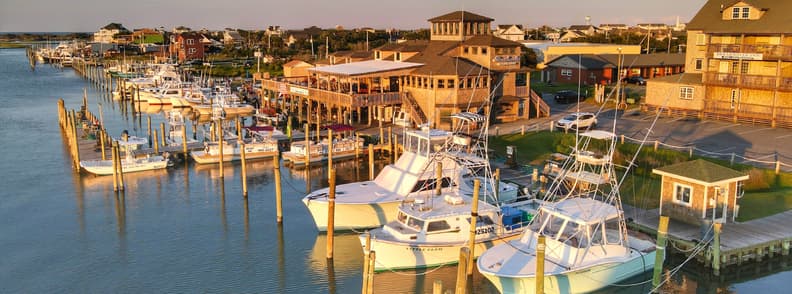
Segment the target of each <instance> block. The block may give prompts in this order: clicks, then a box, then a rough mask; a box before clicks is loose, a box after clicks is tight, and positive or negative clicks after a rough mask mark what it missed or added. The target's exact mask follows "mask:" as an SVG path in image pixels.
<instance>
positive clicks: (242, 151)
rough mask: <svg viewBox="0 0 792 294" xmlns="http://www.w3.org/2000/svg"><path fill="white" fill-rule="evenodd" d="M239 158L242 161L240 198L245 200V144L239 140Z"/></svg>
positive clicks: (246, 194) (246, 192)
mask: <svg viewBox="0 0 792 294" xmlns="http://www.w3.org/2000/svg"><path fill="white" fill-rule="evenodd" d="M239 156H240V157H241V159H242V196H243V197H245V198H247V196H248V189H247V165H246V164H245V163H247V161H246V160H245V142H244V141H242V139H239Z"/></svg>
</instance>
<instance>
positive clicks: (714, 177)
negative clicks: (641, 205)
mask: <svg viewBox="0 0 792 294" xmlns="http://www.w3.org/2000/svg"><path fill="white" fill-rule="evenodd" d="M652 172H653V173H656V174H660V175H665V176H679V177H685V178H688V179H693V180H697V181H700V182H704V183H717V182H720V181H725V180H746V179H748V175H746V174H744V173H741V172H738V171H736V170H733V169H730V168H727V167H724V166H721V165H718V164H715V163H712V162H709V161H706V160H703V159H696V160H693V161H686V162H682V163H677V164H672V165H669V166H664V167H661V168H656V169H654V171H652Z"/></svg>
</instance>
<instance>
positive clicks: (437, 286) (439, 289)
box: [432, 280, 443, 294]
mask: <svg viewBox="0 0 792 294" xmlns="http://www.w3.org/2000/svg"><path fill="white" fill-rule="evenodd" d="M432 294H443V281H441V280H435V281H434V283H432Z"/></svg>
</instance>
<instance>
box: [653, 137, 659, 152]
mask: <svg viewBox="0 0 792 294" xmlns="http://www.w3.org/2000/svg"><path fill="white" fill-rule="evenodd" d="M659 145H660V141H657V140H655V142H654V151H657V147H658V146H659Z"/></svg>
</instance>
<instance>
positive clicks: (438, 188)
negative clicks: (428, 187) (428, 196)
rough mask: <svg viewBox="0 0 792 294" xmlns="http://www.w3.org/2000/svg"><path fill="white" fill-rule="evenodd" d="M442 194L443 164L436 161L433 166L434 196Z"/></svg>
mask: <svg viewBox="0 0 792 294" xmlns="http://www.w3.org/2000/svg"><path fill="white" fill-rule="evenodd" d="M442 193H443V162H442V161H438V162H437V164H436V165H435V195H437V196H440V194H442Z"/></svg>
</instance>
